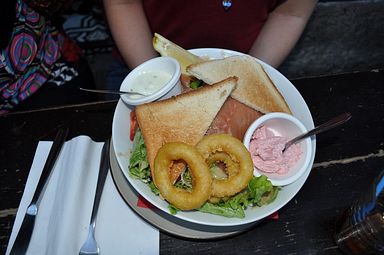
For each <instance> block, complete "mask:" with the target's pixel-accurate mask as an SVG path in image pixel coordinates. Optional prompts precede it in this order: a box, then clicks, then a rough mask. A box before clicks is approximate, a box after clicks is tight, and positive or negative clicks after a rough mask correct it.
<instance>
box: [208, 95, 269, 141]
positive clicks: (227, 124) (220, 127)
mask: <svg viewBox="0 0 384 255" xmlns="http://www.w3.org/2000/svg"><path fill="white" fill-rule="evenodd" d="M261 115H262V113H260V112H258V111H256V110H254V109H252V108H251V107H248V106H246V105H245V104H243V103H240V102H239V101H237V100H236V99H233V98H231V97H229V98H228V99H227V101H226V102H225V103H224V104H223V106H222V107H221V109H220V111H219V112H218V114H217V115H216V117H215V119H214V120H213V122H212V124H211V126H210V128H209V129H208V131H207V133H206V134H207V135H209V134H214V133H226V134H230V135H232V136H234V137H236V138H237V139H239V140H240V141H243V137H244V134H245V132H246V131H247V129H248V127H249V126H250V125H251V124H252V122H253V121H255V120H256V119H258V118H259V117H260V116H261Z"/></svg>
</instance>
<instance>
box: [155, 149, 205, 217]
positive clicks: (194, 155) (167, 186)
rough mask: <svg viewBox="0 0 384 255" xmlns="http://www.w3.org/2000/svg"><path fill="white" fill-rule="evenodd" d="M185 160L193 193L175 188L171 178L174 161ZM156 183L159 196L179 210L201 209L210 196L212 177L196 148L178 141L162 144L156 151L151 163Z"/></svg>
mask: <svg viewBox="0 0 384 255" xmlns="http://www.w3.org/2000/svg"><path fill="white" fill-rule="evenodd" d="M180 159H182V160H184V161H185V162H186V163H187V165H188V167H189V170H190V171H191V174H192V191H191V192H190V191H187V190H184V189H180V188H177V187H175V186H174V185H173V183H172V181H171V179H170V171H169V169H170V167H172V164H173V161H176V160H180ZM153 178H154V179H155V183H156V185H157V187H158V189H159V191H160V194H161V196H162V197H163V198H164V199H165V200H167V201H168V202H169V203H171V204H172V205H173V206H175V207H176V208H178V209H180V210H192V209H197V208H199V207H201V206H202V205H203V204H204V203H205V202H206V201H207V200H208V198H209V197H210V195H211V189H212V175H211V172H210V170H209V168H208V166H207V164H206V163H205V161H204V159H203V158H202V156H201V154H200V153H199V152H198V151H197V150H196V148H195V147H193V146H191V145H188V144H186V143H181V142H172V143H166V144H164V145H163V146H162V147H161V148H160V149H159V151H158V152H157V155H156V158H155V161H154V176H153Z"/></svg>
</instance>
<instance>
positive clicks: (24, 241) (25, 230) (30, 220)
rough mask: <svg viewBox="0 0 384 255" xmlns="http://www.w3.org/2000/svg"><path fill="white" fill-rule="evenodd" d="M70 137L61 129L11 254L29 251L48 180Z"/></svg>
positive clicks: (66, 131)
mask: <svg viewBox="0 0 384 255" xmlns="http://www.w3.org/2000/svg"><path fill="white" fill-rule="evenodd" d="M67 135H68V129H67V128H65V129H60V130H59V131H58V132H57V134H56V137H55V140H54V142H53V145H52V147H51V150H50V151H49V154H48V158H47V161H46V162H45V165H44V168H43V171H42V173H41V176H40V179H39V182H38V184H37V188H36V190H35V193H34V194H33V198H32V201H31V203H30V204H29V206H28V208H27V211H26V213H25V216H24V219H23V223H22V224H21V227H20V229H19V232H18V233H17V236H16V240H15V242H14V243H13V246H12V250H11V252H10V254H11V255H13V254H25V252H26V251H27V249H28V245H29V241H30V240H31V236H32V232H33V227H34V225H35V218H36V215H37V214H38V211H39V210H38V209H39V204H40V201H41V196H40V195H41V194H42V192H43V190H44V189H45V186H46V183H47V180H48V178H49V176H50V173H51V170H52V169H53V166H54V165H55V162H56V160H57V157H58V156H59V154H60V151H61V148H62V146H63V144H64V142H65V139H66V138H67Z"/></svg>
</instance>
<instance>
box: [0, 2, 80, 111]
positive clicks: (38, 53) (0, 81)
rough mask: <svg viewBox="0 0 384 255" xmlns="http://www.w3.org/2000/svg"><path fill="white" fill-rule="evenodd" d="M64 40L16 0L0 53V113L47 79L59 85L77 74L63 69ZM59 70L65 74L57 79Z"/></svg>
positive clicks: (47, 21)
mask: <svg viewBox="0 0 384 255" xmlns="http://www.w3.org/2000/svg"><path fill="white" fill-rule="evenodd" d="M65 42H66V39H65V37H64V36H63V35H62V33H60V32H59V30H58V29H57V28H55V27H54V26H52V25H51V23H50V21H49V20H47V19H46V18H45V17H43V16H41V15H40V14H39V13H38V12H36V11H34V10H33V9H31V8H30V7H29V6H28V5H27V4H25V3H24V2H23V1H22V0H17V3H16V21H15V24H14V29H13V33H12V36H11V39H10V41H9V43H8V46H7V47H6V48H5V49H3V50H2V52H1V54H0V114H4V113H7V112H9V111H10V110H11V109H12V108H13V107H14V106H15V105H17V104H18V103H19V102H20V101H22V100H24V99H26V98H27V97H29V96H31V95H32V94H33V93H35V92H36V91H37V90H38V89H39V88H40V87H41V86H42V85H43V84H44V83H46V82H47V81H50V80H51V79H54V78H55V81H57V80H59V82H55V83H56V84H57V85H61V84H63V83H65V82H67V81H69V80H71V79H72V78H73V77H75V76H76V75H77V72H76V70H75V69H74V68H73V67H66V68H63V65H64V66H67V64H66V62H65V61H64V57H65V56H64V55H62V53H61V49H63V48H64V47H65V45H64V43H65ZM66 47H67V46H66ZM67 48H68V47H67ZM70 58H72V60H73V59H76V57H73V56H70ZM60 70H63V72H64V71H65V72H66V74H65V77H64V78H61V79H57V78H60V77H61V76H62V75H61V73H62V71H60ZM60 81H61V82H60Z"/></svg>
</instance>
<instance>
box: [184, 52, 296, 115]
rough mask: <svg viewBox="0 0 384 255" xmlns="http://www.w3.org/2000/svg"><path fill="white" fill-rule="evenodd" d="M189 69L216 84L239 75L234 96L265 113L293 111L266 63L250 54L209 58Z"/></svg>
mask: <svg viewBox="0 0 384 255" xmlns="http://www.w3.org/2000/svg"><path fill="white" fill-rule="evenodd" d="M187 72H188V73H189V74H190V75H192V76H194V77H196V78H198V79H200V80H203V81H204V82H205V83H208V84H213V83H215V82H217V81H220V80H223V79H225V78H227V77H229V76H237V77H238V82H237V83H238V85H237V87H236V89H235V90H234V91H233V92H232V94H231V97H232V98H234V99H236V100H238V101H240V102H241V103H243V104H245V105H247V106H249V107H251V108H253V109H255V110H257V111H260V112H262V113H268V112H286V113H289V114H291V111H290V109H289V107H288V105H287V103H286V102H285V100H284V97H283V96H282V95H281V94H280V92H279V91H278V89H277V88H276V86H275V85H274V84H273V82H272V80H271V79H270V78H269V76H268V75H267V73H266V72H265V70H264V68H263V66H262V65H261V64H260V63H258V62H257V61H256V60H255V59H254V58H253V57H251V56H248V55H241V56H231V57H228V58H224V59H217V60H210V61H206V62H202V63H198V64H192V65H190V66H188V67H187Z"/></svg>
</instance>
